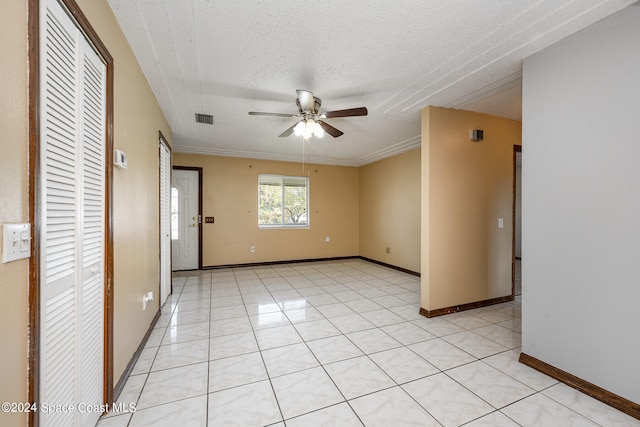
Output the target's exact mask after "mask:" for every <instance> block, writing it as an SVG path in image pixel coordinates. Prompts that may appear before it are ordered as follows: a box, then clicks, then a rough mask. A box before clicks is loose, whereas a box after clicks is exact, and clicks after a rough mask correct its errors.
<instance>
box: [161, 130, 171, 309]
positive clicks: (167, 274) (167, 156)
mask: <svg viewBox="0 0 640 427" xmlns="http://www.w3.org/2000/svg"><path fill="white" fill-rule="evenodd" d="M170 218H171V152H170V151H169V148H168V147H167V145H166V143H165V142H164V141H163V140H162V139H161V140H160V306H161V307H162V306H163V305H164V303H165V301H167V297H168V296H169V294H171V222H170Z"/></svg>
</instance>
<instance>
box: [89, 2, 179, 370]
mask: <svg viewBox="0 0 640 427" xmlns="http://www.w3.org/2000/svg"><path fill="white" fill-rule="evenodd" d="M78 4H79V6H80V8H81V9H82V11H83V12H84V14H85V15H86V16H87V18H88V19H89V21H90V22H91V25H92V26H93V27H94V29H95V30H96V32H97V33H98V35H99V36H100V38H101V39H102V42H103V43H104V44H105V45H106V47H107V49H108V50H109V52H110V53H111V55H112V56H113V59H114V68H115V75H114V82H115V83H114V102H115V105H114V149H118V150H123V151H124V152H125V153H126V154H127V161H128V168H127V169H115V170H114V173H113V230H114V379H115V381H118V379H119V378H120V376H121V375H122V373H123V372H124V370H125V368H126V366H127V363H129V360H131V357H132V356H133V353H134V352H135V351H136V349H137V348H138V345H139V344H140V341H141V340H142V338H143V336H144V334H145V333H146V332H147V329H148V328H149V325H150V323H151V321H152V319H153V317H154V315H155V313H156V311H157V310H158V308H159V304H158V300H159V279H158V277H159V269H158V264H159V238H158V235H159V231H158V230H159V225H158V221H159V216H158V215H159V213H158V204H159V195H158V194H159V190H158V188H159V175H158V168H159V166H158V165H159V161H158V131H159V130H160V131H162V133H163V134H164V135H165V137H166V138H167V139H168V140H169V143H171V136H172V134H171V129H170V128H169V125H168V123H167V121H166V120H165V118H164V115H163V113H162V111H161V110H160V107H159V106H158V103H157V101H156V99H155V96H154V95H153V93H152V92H151V89H150V88H149V85H148V83H147V80H146V78H145V77H144V74H142V71H141V69H140V66H139V65H138V62H137V60H136V59H135V57H134V55H133V52H132V51H131V48H130V47H129V43H128V42H127V40H126V38H125V37H124V34H123V33H122V31H121V30H120V27H119V25H118V23H117V22H116V19H115V16H114V15H113V12H112V11H111V8H110V7H109V5H108V4H107V1H106V0H99V1H97V0H79V1H78ZM147 291H154V294H155V295H156V298H155V301H154V302H153V303H152V304H151V306H147V310H146V311H143V310H142V295H143V294H144V293H145V292H147Z"/></svg>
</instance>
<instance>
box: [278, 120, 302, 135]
mask: <svg viewBox="0 0 640 427" xmlns="http://www.w3.org/2000/svg"><path fill="white" fill-rule="evenodd" d="M298 123H300V122H295V123H294V124H293V125H291V127H290V128H288V129H287V130H285V131H284V132H282V133H281V134H280V135H278V136H279V137H280V138H286V137H287V136H290V135H291V134H292V133H293V128H294V127H296V125H297V124H298Z"/></svg>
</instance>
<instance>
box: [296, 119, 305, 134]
mask: <svg viewBox="0 0 640 427" xmlns="http://www.w3.org/2000/svg"><path fill="white" fill-rule="evenodd" d="M306 127H307V126H306V124H305V122H304V121H301V122H298V124H297V125H296V127H294V128H293V133H295V135H296V136H304V133H305V130H306Z"/></svg>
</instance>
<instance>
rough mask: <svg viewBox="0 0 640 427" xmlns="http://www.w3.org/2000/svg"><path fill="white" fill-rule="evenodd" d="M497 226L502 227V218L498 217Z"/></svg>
mask: <svg viewBox="0 0 640 427" xmlns="http://www.w3.org/2000/svg"><path fill="white" fill-rule="evenodd" d="M498 228H504V218H498Z"/></svg>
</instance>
